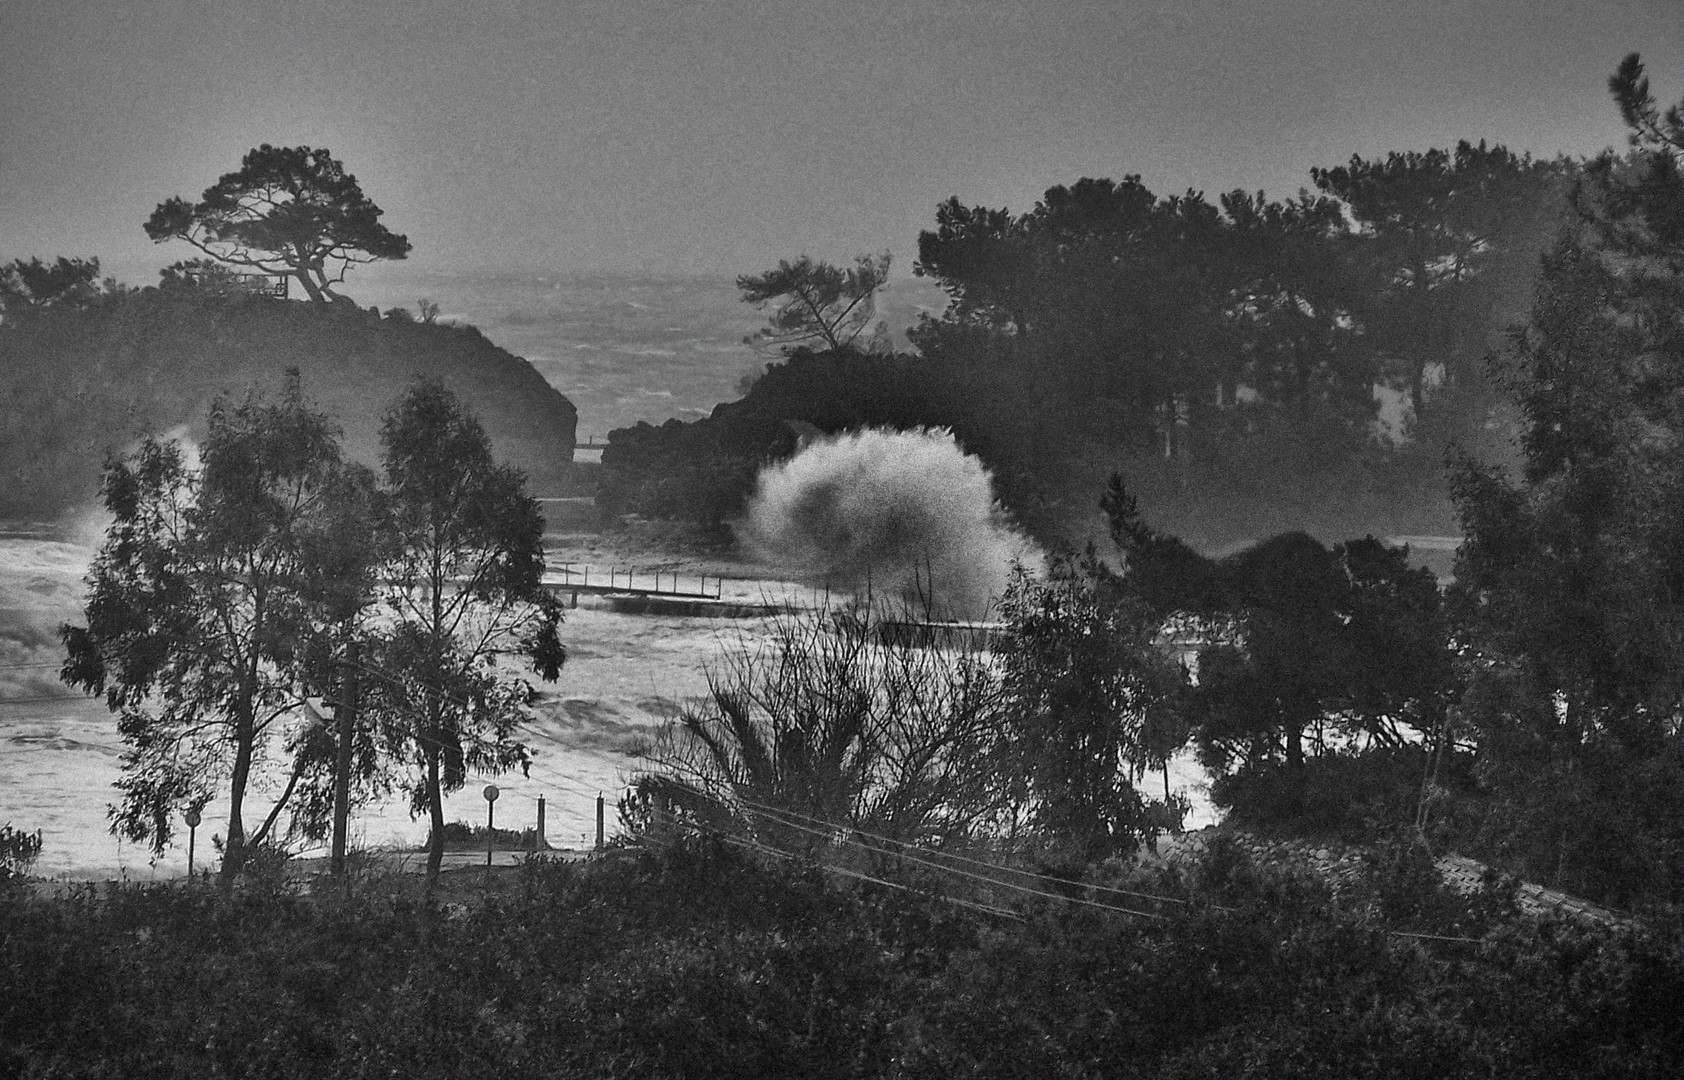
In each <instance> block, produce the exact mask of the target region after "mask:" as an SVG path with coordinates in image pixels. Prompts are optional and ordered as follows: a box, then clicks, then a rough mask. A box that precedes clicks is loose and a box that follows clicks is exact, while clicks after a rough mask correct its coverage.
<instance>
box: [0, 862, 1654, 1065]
mask: <svg viewBox="0 0 1684 1080" xmlns="http://www.w3.org/2000/svg"><path fill="white" fill-rule="evenodd" d="M461 880H462V881H464V882H467V881H471V882H472V884H471V885H470V884H462V885H457V886H455V887H454V888H455V891H454V892H452V891H451V887H449V886H447V887H446V889H445V891H444V893H443V894H442V895H441V896H440V897H437V898H435V899H436V902H432V903H429V902H426V901H424V900H423V899H422V898H421V897H420V895H419V894H418V893H416V892H413V891H411V890H410V889H409V888H408V886H409V885H410V884H412V883H410V882H405V881H399V880H388V881H384V882H378V883H376V884H377V885H378V887H374V886H368V887H365V888H364V890H363V892H362V894H361V895H358V896H356V897H353V898H344V897H342V896H340V895H338V894H337V893H335V894H333V895H328V894H326V893H323V894H322V895H317V896H300V895H296V894H288V893H286V892H284V891H283V892H278V893H271V894H261V895H260V894H255V893H244V894H235V895H233V896H223V895H221V894H219V893H216V892H215V891H213V890H209V889H200V888H184V887H179V886H177V887H168V886H153V887H132V886H112V887H109V888H102V889H100V890H98V891H96V890H94V889H92V888H84V889H81V890H79V891H75V892H73V893H71V894H70V895H68V896H65V897H61V898H57V899H39V898H32V897H28V896H23V895H8V896H5V897H4V898H3V899H0V1074H5V1075H20V1074H21V1075H54V1076H114V1075H123V1076H187V1077H191V1076H216V1075H239V1076H251V1077H264V1076H274V1077H283V1076H326V1075H332V1076H372V1075H382V1076H390V1075H403V1076H416V1077H429V1076H450V1077H457V1076H470V1075H475V1076H489V1075H496V1076H499V1077H523V1076H546V1077H556V1076H562V1077H566V1076H581V1077H582V1076H592V1077H597V1076H649V1077H654V1076H691V1077H696V1076H747V1075H779V1076H977V1077H992V1076H999V1077H1006V1076H1013V1077H1016V1076H1106V1077H1148V1076H1224V1077H1291V1076H1341V1077H1349V1076H1355V1077H1362V1076H1375V1077H1378V1076H1433V1077H1456V1076H1476V1075H1477V1076H1489V1075H1493V1074H1495V1075H1505V1076H1546V1075H1552V1076H1553V1075H1568V1074H1572V1075H1583V1076H1669V1075H1677V1074H1678V1071H1679V1069H1680V1067H1681V1066H1684V1032H1680V1030H1679V1028H1678V1025H1677V1023H1676V1017H1677V1015H1678V1010H1679V1008H1680V1006H1681V1005H1684V950H1681V948H1680V944H1679V941H1678V940H1677V939H1676V937H1661V936H1657V935H1653V934H1648V933H1643V932H1638V931H1613V930H1600V929H1595V928H1582V927H1575V926H1570V925H1566V924H1557V923H1546V924H1534V923H1527V922H1523V921H1517V920H1512V919H1508V920H1505V919H1502V918H1498V917H1495V916H1492V915H1490V914H1489V913H1481V912H1479V911H1472V910H1470V909H1467V908H1466V907H1465V906H1464V910H1463V911H1461V912H1460V913H1458V914H1457V918H1459V919H1460V920H1461V921H1460V922H1459V923H1457V924H1456V925H1457V926H1458V927H1459V931H1458V933H1459V936H1466V937H1470V938H1477V939H1478V940H1477V942H1467V943H1462V942H1455V941H1448V942H1437V941H1432V940H1424V939H1419V938H1403V937H1398V936H1395V935H1392V934H1388V933H1386V932H1385V931H1384V929H1383V928H1382V927H1380V926H1378V925H1376V924H1374V923H1372V922H1365V921H1363V919H1361V918H1358V917H1357V916H1354V915H1352V914H1350V913H1348V912H1345V911H1343V910H1342V909H1340V908H1338V907H1337V906H1334V905H1332V904H1331V903H1330V902H1329V900H1328V898H1327V895H1326V893H1325V891H1324V890H1318V889H1317V888H1315V887H1314V886H1313V884H1312V883H1306V882H1304V881H1302V880H1298V879H1292V878H1283V877H1281V876H1280V875H1278V874H1275V873H1272V872H1270V871H1269V870H1267V869H1266V868H1260V867H1257V866H1254V865H1251V864H1249V863H1247V862H1246V861H1245V860H1244V859H1243V857H1239V856H1236V855H1235V854H1234V853H1233V852H1229V853H1228V855H1227V856H1226V860H1225V862H1223V863H1222V865H1220V866H1218V865H1214V864H1213V865H1211V866H1209V867H1207V872H1206V873H1204V874H1203V875H1202V880H1199V879H1195V880H1193V881H1191V882H1190V884H1189V887H1190V888H1191V889H1192V890H1193V891H1192V892H1191V893H1190V894H1189V895H1191V896H1192V897H1193V898H1194V900H1195V903H1194V904H1193V905H1192V907H1191V909H1190V910H1189V911H1188V912H1187V913H1186V914H1183V915H1182V916H1180V917H1177V918H1173V919H1165V920H1136V919H1133V918H1130V917H1125V916H1116V915H1112V914H1109V913H1105V912H1099V911H1094V910H1091V909H1083V908H1077V907H1065V906H1063V905H1052V904H1050V905H1048V906H1046V907H1043V908H1034V907H1031V908H1028V909H1026V910H1025V912H1024V921H1022V922H1016V921H1010V920H998V919H994V918H989V917H985V916H974V915H971V914H966V913H962V912H960V911H958V910H956V909H954V908H952V907H949V906H948V905H946V904H944V903H943V902H941V901H940V900H938V899H935V898H932V897H926V896H920V895H914V894H909V893H904V892H893V891H889V890H885V889H881V888H879V887H862V889H861V890H860V891H855V892H840V891H838V890H837V889H835V888H834V887H832V886H829V885H827V884H825V883H824V882H823V881H822V880H820V879H819V877H818V876H817V875H816V874H815V873H814V872H812V871H807V870H801V869H798V868H788V867H785V868H783V869H767V868H763V867H760V866H757V865H755V864H753V863H752V862H748V861H745V859H744V857H742V856H740V855H739V854H737V853H735V852H734V851H732V850H731V849H727V848H725V847H723V846H721V845H718V844H714V843H707V842H699V843H692V844H683V845H678V846H675V847H673V848H671V849H670V850H667V851H664V852H660V853H649V852H619V853H615V854H613V855H611V856H608V857H604V858H602V859H600V860H596V861H594V862H592V863H590V864H586V865H583V866H580V865H552V866H545V867H539V868H535V869H532V870H529V871H527V872H525V873H523V874H521V875H518V876H514V877H504V878H500V879H496V880H495V881H494V882H493V883H492V884H491V885H488V886H482V884H481V882H482V881H483V879H482V878H481V877H480V876H479V875H478V874H477V873H475V874H472V875H469V876H466V877H464V878H463V879H461ZM1212 901H1219V902H1220V903H1221V904H1222V907H1221V908H1218V907H1216V906H1213V903H1212ZM1416 916H1417V917H1418V918H1420V919H1424V920H1425V922H1423V923H1420V924H1418V925H1417V927H1416V929H1427V930H1432V929H1433V928H1436V927H1439V926H1440V925H1441V924H1440V923H1438V922H1434V921H1433V920H1434V919H1435V918H1436V916H1434V915H1433V914H1432V913H1431V912H1430V911H1425V910H1423V911H1421V912H1417V913H1416Z"/></svg>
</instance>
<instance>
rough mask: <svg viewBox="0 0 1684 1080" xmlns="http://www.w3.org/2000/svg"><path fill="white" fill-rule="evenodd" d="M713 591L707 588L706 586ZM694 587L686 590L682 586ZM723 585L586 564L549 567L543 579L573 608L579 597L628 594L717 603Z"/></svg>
mask: <svg viewBox="0 0 1684 1080" xmlns="http://www.w3.org/2000/svg"><path fill="white" fill-rule="evenodd" d="M709 581H712V582H713V588H712V589H711V590H710V589H709V588H708V582H709ZM689 583H694V584H693V587H691V588H685V587H684V585H685V584H689ZM724 587H725V583H724V581H723V580H722V579H720V578H719V577H717V576H710V575H708V574H698V575H696V577H693V578H691V579H690V580H689V582H683V581H681V578H680V575H679V573H678V571H676V570H645V571H642V572H641V573H640V572H638V571H636V570H634V569H632V568H630V567H618V566H608V567H600V566H598V567H592V566H590V565H589V564H585V565H580V564H577V563H571V562H567V563H562V564H561V565H559V566H551V567H550V570H549V572H548V573H547V574H545V575H544V588H545V589H547V590H549V591H550V592H551V593H554V594H556V595H570V596H571V597H572V599H573V602H574V603H575V604H577V603H578V601H579V594H580V593H596V594H599V595H600V594H606V593H628V594H631V595H633V596H670V597H675V598H679V599H684V600H718V599H720V598H721V595H722V592H723V590H724Z"/></svg>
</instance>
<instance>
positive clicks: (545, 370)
mask: <svg viewBox="0 0 1684 1080" xmlns="http://www.w3.org/2000/svg"><path fill="white" fill-rule="evenodd" d="M348 291H349V292H350V293H351V295H352V296H353V297H355V299H357V300H358V302H359V303H362V304H363V305H364V306H367V305H370V304H373V305H376V306H378V307H380V308H381V309H382V310H384V309H386V308H390V307H394V306H402V307H406V308H408V309H410V310H412V311H413V310H416V308H417V306H418V301H419V300H420V299H421V298H423V297H425V298H427V299H430V300H431V301H433V302H435V303H437V304H439V305H440V308H441V317H442V318H443V319H446V320H451V321H461V322H466V323H471V324H473V325H475V326H478V327H479V328H480V329H481V330H482V331H483V332H484V333H485V335H486V336H487V337H488V338H490V339H491V340H492V341H493V342H495V343H496V344H498V345H501V346H503V347H504V348H506V349H508V350H509V351H510V352H513V353H515V354H516V355H520V356H524V357H526V358H527V359H528V360H530V361H531V362H532V363H533V365H534V366H535V367H536V368H537V369H538V370H539V371H540V372H541V373H542V374H543V375H544V377H545V378H546V379H547V380H549V382H550V383H551V385H553V386H555V387H556V388H557V389H559V390H560V391H561V392H562V393H564V394H566V395H567V396H568V397H569V398H570V399H571V400H572V401H573V402H574V404H575V405H576V406H577V407H578V410H579V428H578V430H579V439H580V441H581V442H584V441H587V440H589V439H591V438H592V437H594V438H595V439H596V440H598V441H600V440H601V439H602V438H603V437H604V436H605V435H606V434H607V433H608V432H609V431H610V430H612V429H613V428H616V427H623V426H626V425H628V424H632V423H636V422H637V421H640V420H644V421H648V422H651V423H657V424H658V423H660V422H662V421H664V420H666V419H668V418H669V417H678V418H680V419H694V418H696V417H698V416H702V415H705V414H706V413H707V412H709V411H710V410H711V409H712V408H713V406H714V405H715V404H717V403H718V402H721V401H728V400H732V399H734V398H736V397H737V396H739V386H740V384H741V383H742V381H743V380H744V378H745V377H747V376H751V375H753V374H754V373H756V372H758V371H759V370H761V369H762V368H763V367H764V365H765V364H766V362H767V360H768V357H766V356H763V355H758V354H756V352H755V351H754V350H752V349H750V348H749V347H748V346H746V345H744V344H743V338H744V337H745V336H746V335H748V334H750V333H752V332H753V331H754V330H755V328H756V327H757V326H758V325H760V324H761V322H762V321H763V317H762V316H760V315H759V314H757V313H756V312H755V311H754V310H752V309H750V308H748V307H747V306H745V305H743V304H742V303H740V302H739V300H738V298H737V291H736V289H735V288H734V286H733V283H732V281H731V279H729V278H725V277H709V278H636V277H626V276H573V277H567V276H559V275H558V276H553V277H550V276H541V275H527V274H467V273H463V274H449V275H444V274H410V273H406V272H405V271H403V270H402V269H397V270H391V271H386V272H384V273H381V274H378V275H371V276H370V277H369V279H368V280H367V281H365V282H354V283H353V287H352V288H351V289H349V290H348ZM942 303H943V297H942V294H941V293H940V291H939V290H938V289H936V288H935V287H934V286H933V285H931V284H930V283H929V282H927V281H920V280H917V279H912V278H910V277H908V276H903V277H901V278H899V279H897V280H896V281H895V282H894V284H893V286H892V288H891V290H890V291H889V292H888V293H887V294H886V295H885V296H884V298H883V302H882V303H881V305H880V307H879V315H880V317H882V318H883V319H884V320H885V321H886V322H887V323H888V325H889V327H890V328H891V330H892V331H894V332H895V333H896V334H897V335H901V333H902V332H903V331H904V329H905V328H906V327H907V326H908V325H910V324H912V323H913V322H914V321H916V318H917V316H918V314H919V313H920V312H929V313H935V312H937V311H939V310H940V308H941V306H942ZM98 540H99V536H98V532H97V530H95V529H91V528H90V529H89V530H87V531H86V532H85V533H84V534H83V535H80V536H71V537H64V536H59V537H54V538H52V539H42V538H34V537H28V536H20V535H15V534H12V535H8V534H6V533H5V532H4V531H0V823H7V822H9V823H11V824H12V825H14V826H16V827H19V828H23V829H26V830H29V831H34V830H36V829H39V830H41V832H42V835H43V840H44V847H43V851H42V855H41V858H40V860H39V861H38V862H37V864H36V866H35V871H36V872H37V873H41V874H45V875H48V876H54V877H60V876H65V877H72V878H112V877H120V876H124V877H129V878H139V879H146V878H151V877H160V876H162V877H168V876H176V875H179V874H181V873H182V872H183V871H184V870H185V867H186V862H187V851H186V836H185V832H183V835H182V837H181V838H180V842H178V843H177V844H176V845H174V846H173V847H171V848H170V849H169V850H168V851H167V852H165V854H164V855H163V856H162V857H159V858H156V859H154V858H153V857H152V856H151V854H150V852H148V851H146V850H142V849H138V848H136V847H134V846H133V845H125V844H121V843H119V842H118V841H117V840H116V839H115V838H114V837H113V836H112V835H111V833H110V831H109V828H108V825H107V806H108V805H109V804H110V803H111V802H113V801H114V799H115V797H116V792H115V790H114V789H113V788H112V786H111V785H112V782H113V781H114V780H115V779H116V778H117V776H118V764H119V755H120V753H121V750H122V743H121V740H120V739H119V738H118V736H117V732H116V723H115V720H114V718H113V717H112V716H111V715H110V714H109V713H108V712H107V711H106V710H105V708H104V706H103V704H102V703H101V702H98V701H93V700H68V701H67V700H64V698H65V696H66V695H67V694H68V693H69V691H68V690H67V688H66V687H64V686H63V685H62V684H60V683H59V681H58V679H57V669H58V666H59V663H60V661H61V660H62V655H61V650H60V648H59V646H58V641H57V633H56V628H57V626H58V625H59V623H61V622H64V621H67V620H68V621H75V620H77V619H78V618H79V613H80V603H81V599H82V591H83V586H82V577H83V575H84V574H85V573H86V571H87V567H88V562H89V560H90V558H91V557H92V554H93V551H94V548H95V547H96V546H97V543H98ZM574 554H575V556H576V557H579V558H582V559H584V560H585V561H590V562H594V563H595V566H596V572H598V573H601V572H603V571H605V570H606V569H607V566H608V564H609V563H617V564H618V565H619V566H620V567H621V568H622V569H625V568H626V567H627V562H626V561H625V557H624V556H616V555H615V554H614V553H613V552H612V551H609V550H597V551H594V552H593V551H591V550H589V549H588V542H586V550H583V551H580V552H576V553H574ZM636 565H637V568H638V570H639V571H640V572H641V573H643V574H649V573H652V572H653V571H654V570H656V569H660V570H661V571H663V572H664V573H666V574H667V575H669V576H670V575H671V574H673V573H675V572H676V573H677V574H678V575H679V576H680V579H681V580H682V581H684V582H685V583H686V584H689V583H690V582H693V581H694V580H695V574H696V573H697V572H698V570H702V569H705V570H707V571H708V572H709V573H717V572H718V571H719V570H720V569H721V567H718V566H712V567H709V566H699V565H698V564H696V563H695V562H694V561H686V560H681V559H676V558H670V559H669V558H663V557H659V556H644V557H642V558H641V559H640V560H639V561H638V562H637V564H636ZM736 570H737V575H738V576H737V577H736V578H735V579H732V580H727V581H726V583H725V591H726V593H727V595H734V596H736V597H738V598H739V599H750V600H752V599H759V598H761V596H762V595H763V594H764V592H765V591H766V590H773V591H779V590H783V589H788V588H795V589H799V588H800V587H799V586H790V585H786V584H783V583H780V582H777V581H776V580H766V581H762V580H757V579H756V578H757V572H756V570H755V568H754V567H738V568H736ZM759 576H764V577H767V578H775V577H776V574H775V572H774V571H771V570H765V571H761V572H760V574H759ZM710 588H711V585H710ZM568 615H569V617H568V622H567V624H566V626H565V628H564V639H565V641H566V642H567V644H568V647H569V649H570V658H569V660H568V663H567V665H566V667H565V668H564V670H563V672H562V677H561V679H560V681H559V682H558V683H556V684H554V685H553V686H548V687H545V688H544V689H545V691H546V692H545V696H544V700H543V702H542V704H541V705H540V707H539V710H538V713H539V715H538V718H537V720H536V721H535V722H534V723H533V725H532V726H531V727H530V728H529V729H528V730H527V731H526V732H525V737H526V741H527V742H528V744H529V745H530V746H531V748H532V752H533V759H534V760H533V766H532V770H531V774H530V776H523V775H521V774H519V773H516V774H514V775H510V776H500V777H495V778H492V777H479V776H476V777H473V778H471V780H470V782H469V784H468V785H467V787H465V788H464V789H463V790H462V791H460V792H458V793H456V794H455V795H454V796H452V797H450V798H449V799H448V800H447V805H446V808H445V815H446V820H457V819H461V820H466V821H470V822H483V821H484V820H485V802H484V800H483V798H482V797H481V794H480V792H481V789H482V787H483V786H484V784H485V783H487V782H495V783H496V784H497V785H498V786H499V788H500V789H501V790H502V791H503V793H504V797H503V798H501V799H500V800H499V801H498V804H497V824H498V825H499V826H502V827H509V828H522V827H527V826H530V825H531V824H532V823H533V821H534V818H535V815H536V803H537V799H538V797H539V796H544V797H545V798H546V800H547V807H546V826H547V829H546V831H547V834H548V838H549V840H550V842H551V843H552V844H554V845H556V846H562V847H578V846H581V845H582V844H584V843H586V842H587V841H589V840H590V839H591V838H592V835H593V834H594V831H595V799H596V795H597V793H598V792H599V791H600V792H603V793H604V794H605V795H606V796H607V798H608V803H609V809H608V824H609V830H610V832H612V831H613V828H614V810H613V804H614V800H615V798H616V796H617V794H618V792H619V791H620V790H621V789H622V786H623V785H624V783H625V781H626V780H627V779H628V778H629V777H630V775H631V773H632V772H633V770H634V769H635V767H636V764H637V760H636V757H635V754H636V752H637V750H638V748H639V747H640V746H641V745H642V744H643V743H644V742H645V740H647V739H649V738H651V737H652V736H653V734H654V732H655V730H656V729H657V728H658V726H659V725H660V724H661V723H662V722H663V721H664V720H665V719H666V718H667V717H669V716H671V715H672V713H673V711H674V710H675V709H676V708H677V706H678V703H680V702H682V701H684V700H685V699H687V698H690V697H693V696H695V695H697V694H700V693H702V692H703V691H704V690H705V688H706V671H705V667H706V664H707V663H708V662H709V660H710V658H712V657H715V656H717V655H718V654H719V652H720V650H721V649H722V648H724V647H725V646H726V645H727V644H729V643H730V642H732V641H734V640H735V639H736V637H737V635H739V634H747V635H750V636H753V635H755V634H757V633H759V632H760V631H761V630H762V629H763V626H762V624H759V623H757V622H756V621H754V620H707V619H687V618H677V617H662V616H647V615H622V614H616V613H614V612H612V611H608V610H604V609H594V608H590V607H588V606H586V607H581V608H579V609H577V610H575V611H571V612H569V613H568ZM1172 780H1173V783H1174V785H1175V787H1176V788H1177V789H1179V790H1181V791H1182V792H1184V793H1186V794H1188V795H1189V796H1190V797H1192V798H1193V800H1194V802H1195V805H1196V806H1197V807H1198V808H1199V809H1198V812H1197V813H1198V820H1199V822H1200V823H1202V822H1203V821H1204V820H1208V817H1209V809H1208V800H1207V799H1206V798H1204V796H1203V783H1202V777H1201V776H1200V774H1199V772H1198V770H1197V768H1196V767H1195V766H1194V765H1193V764H1192V763H1191V762H1190V761H1180V762H1177V763H1174V765H1173V766H1172ZM252 802H253V804H254V805H252V806H251V807H250V808H249V809H248V820H250V819H251V818H252V817H253V816H257V815H261V814H262V813H263V812H265V811H266V809H267V802H266V799H265V798H264V792H263V791H262V790H260V791H258V792H257V793H256V794H255V796H254V798H253V800H252ZM258 820H261V818H260V816H259V817H258ZM225 823H226V804H225V802H222V801H218V802H213V803H211V805H210V806H208V807H207V808H206V810H205V813H204V823H203V824H202V825H201V826H200V829H199V836H198V845H197V846H198V865H200V866H205V865H207V864H209V863H212V862H214V859H215V855H214V851H213V848H212V843H211V838H212V836H213V835H216V834H218V833H219V832H220V830H221V829H222V828H225ZM425 833H426V825H425V823H424V822H421V821H416V820H414V819H412V818H411V817H410V815H409V812H408V808H407V804H406V800H405V799H404V798H403V797H401V796H394V797H392V798H390V799H387V800H385V801H383V802H381V803H379V804H377V805H374V806H370V807H367V808H364V809H363V810H362V811H361V812H360V813H359V815H358V816H357V818H356V820H355V823H354V838H355V839H356V841H357V842H358V843H361V844H365V845H371V846H372V845H391V844H404V845H409V844H414V843H417V842H419V841H420V840H421V839H422V838H423V837H424V835H425Z"/></svg>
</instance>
